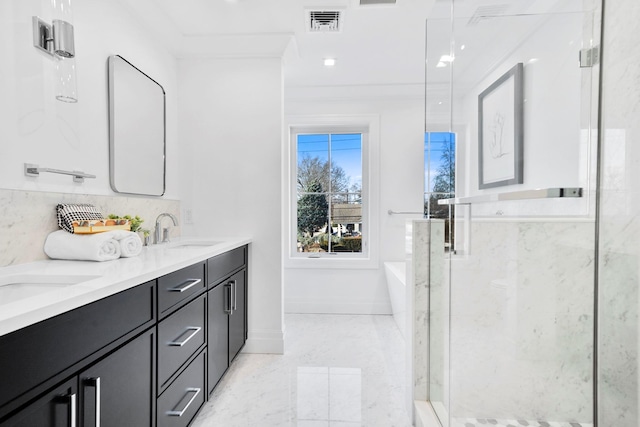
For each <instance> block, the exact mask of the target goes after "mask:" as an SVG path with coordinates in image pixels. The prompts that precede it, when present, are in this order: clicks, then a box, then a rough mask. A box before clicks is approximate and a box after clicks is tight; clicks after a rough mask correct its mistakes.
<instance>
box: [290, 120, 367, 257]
mask: <svg viewBox="0 0 640 427" xmlns="http://www.w3.org/2000/svg"><path fill="white" fill-rule="evenodd" d="M366 146H367V132H366V130H365V129H348V128H340V127H332V128H321V129H318V128H314V129H295V130H294V131H293V132H292V152H293V153H292V154H293V156H294V164H295V167H294V168H293V169H295V170H294V171H292V178H293V180H294V181H295V182H292V185H295V194H294V195H293V197H294V200H293V202H294V205H295V206H293V209H292V213H293V216H294V220H293V221H292V225H293V227H294V228H295V230H294V233H293V234H294V235H295V242H292V243H293V244H294V247H293V248H292V250H291V253H292V255H293V256H294V257H311V258H317V257H325V256H332V257H341V258H345V257H347V258H348V257H355V258H357V257H363V256H365V255H366V252H367V251H366V247H367V245H366V242H367V239H368V236H367V230H368V226H367V225H368V224H367V216H368V215H367V193H366V187H367V180H366V175H365V172H366V165H365V161H364V159H365V158H366V150H367V148H366ZM363 178H364V179H363Z"/></svg>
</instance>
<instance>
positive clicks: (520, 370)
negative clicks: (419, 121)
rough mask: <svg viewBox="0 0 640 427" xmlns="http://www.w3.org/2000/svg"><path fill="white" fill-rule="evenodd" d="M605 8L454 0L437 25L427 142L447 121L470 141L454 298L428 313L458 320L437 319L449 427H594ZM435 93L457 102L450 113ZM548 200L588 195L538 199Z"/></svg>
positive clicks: (451, 275)
mask: <svg viewBox="0 0 640 427" xmlns="http://www.w3.org/2000/svg"><path fill="white" fill-rule="evenodd" d="M600 10H601V4H600V3H599V2H589V1H582V0H581V1H571V0H562V1H529V0H527V1H524V0H521V1H513V2H508V4H507V3H505V4H500V5H491V6H490V5H487V4H486V2H482V1H479V0H478V1H457V0H454V1H452V2H451V1H449V2H448V1H441V2H436V9H434V13H433V14H431V15H430V16H431V17H432V18H430V20H429V22H427V61H426V63H427V72H426V78H427V109H426V111H427V117H426V123H427V125H426V128H427V130H428V131H434V129H433V128H432V127H431V126H430V123H434V125H435V127H436V128H437V129H435V130H438V131H444V130H445V129H442V127H447V126H446V125H443V124H442V122H443V117H447V118H448V120H449V122H448V129H446V131H449V132H452V133H455V135H456V152H455V158H456V168H455V191H456V194H455V197H456V199H454V200H450V201H449V202H447V203H449V204H450V206H452V207H453V208H454V210H455V215H454V216H453V217H454V218H455V219H454V226H453V227H452V228H453V229H454V231H455V236H456V239H455V247H454V250H450V251H448V253H447V261H446V267H445V269H446V270H447V273H448V281H447V288H448V289H446V296H447V298H442V297H441V295H440V294H438V295H432V298H431V300H430V309H431V311H432V312H433V313H435V315H442V313H447V320H448V324H444V325H443V322H442V319H435V318H433V316H431V317H430V334H431V335H430V357H431V359H432V360H430V362H429V365H430V373H429V375H430V381H429V390H428V396H429V399H430V401H431V404H432V407H433V408H434V410H435V412H436V414H437V415H438V418H439V419H440V421H441V423H442V424H443V425H445V426H452V427H453V426H456V427H457V426H464V427H475V426H484V425H491V424H493V425H496V424H497V425H514V426H520V425H533V426H538V425H546V424H544V423H545V422H546V423H550V425H554V426H563V427H564V426H566V427H570V426H571V427H577V426H593V424H594V376H593V372H594V288H595V285H594V284H595V273H594V257H595V226H596V224H595V208H594V206H595V183H596V176H595V175H596V172H595V171H596V166H597V147H596V145H597V141H596V132H595V130H596V128H597V103H598V96H599V94H598V80H599V72H598V66H597V65H594V63H597V59H596V61H592V62H593V63H590V60H592V59H593V58H594V57H596V58H597V55H596V53H597V51H596V49H593V48H594V47H596V46H598V45H599V37H600V34H599V21H600V15H601V12H600ZM447 25H448V27H447ZM440 32H442V33H444V34H448V35H449V36H450V37H448V38H446V37H441V34H439V33H440ZM444 70H446V71H447V72H448V73H449V74H448V75H447V72H445V71H444ZM435 88H438V90H439V91H440V92H442V93H443V94H446V89H447V88H448V89H449V90H450V92H449V97H448V98H447V100H448V102H449V103H450V105H449V110H448V112H447V111H442V112H441V114H440V115H437V114H433V113H434V111H435V110H434V109H433V108H432V109H430V108H429V105H430V102H436V104H434V108H435V105H443V104H437V102H440V101H438V100H436V99H434V97H433V95H434V94H436V93H437V92H438V90H436V89H435ZM430 93H431V94H432V97H431V98H430ZM519 94H520V95H519ZM443 103H444V101H443ZM520 143H521V146H520V145H519V144H520ZM549 188H553V189H555V188H571V189H579V190H575V191H574V190H572V192H569V191H565V192H564V193H563V192H560V191H555V190H553V191H549V192H545V193H544V194H549V195H552V196H553V195H571V196H572V197H562V198H559V197H550V198H533V197H532V196H534V195H535V196H536V197H537V196H538V195H539V194H540V192H532V191H528V190H535V189H549ZM506 193H509V194H506ZM505 195H506V198H508V199H510V200H502V199H504V198H505ZM440 203H442V201H441V202H440ZM432 292H433V291H432ZM434 305H443V306H447V307H434ZM439 308H442V309H439ZM435 325H437V327H438V330H433V328H434V327H435ZM442 342H444V348H443V344H442ZM554 423H555V424H554Z"/></svg>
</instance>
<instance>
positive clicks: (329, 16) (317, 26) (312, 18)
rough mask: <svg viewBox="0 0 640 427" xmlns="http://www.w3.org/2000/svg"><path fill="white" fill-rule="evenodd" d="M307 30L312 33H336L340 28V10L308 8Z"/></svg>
mask: <svg viewBox="0 0 640 427" xmlns="http://www.w3.org/2000/svg"><path fill="white" fill-rule="evenodd" d="M307 17H308V25H307V30H308V31H309V32H312V33H337V32H340V31H341V30H342V12H341V11H339V10H310V11H309V13H308V15H307Z"/></svg>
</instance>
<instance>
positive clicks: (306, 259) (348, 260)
mask: <svg viewBox="0 0 640 427" xmlns="http://www.w3.org/2000/svg"><path fill="white" fill-rule="evenodd" d="M378 129H379V118H378V116H373V115H372V116H341V117H318V116H313V117H309V116H304V117H303V116H298V117H290V118H289V120H288V126H287V132H286V133H287V137H288V141H289V142H288V146H287V150H286V151H287V160H288V161H287V163H286V164H287V169H288V173H287V174H286V180H287V183H286V188H287V191H286V192H285V193H284V194H287V195H288V197H287V200H285V201H284V203H283V204H285V205H286V206H287V208H286V211H287V212H288V215H287V220H286V223H285V224H283V227H286V228H285V229H286V230H288V232H287V233H283V234H286V238H285V239H284V242H283V246H284V248H283V249H284V252H285V254H286V256H285V257H284V264H285V267H290V268H318V267H320V268H323V267H328V268H356V269H357V268H377V267H378V248H377V239H378V219H377V215H374V214H373V213H374V212H377V210H378V194H377V193H378V189H379V183H378V178H377V176H378V175H379V174H378V173H375V171H374V169H376V168H377V170H379V164H378V146H379V142H378V139H379V130H378ZM341 133H360V134H362V252H359V253H349V252H347V253H344V252H338V253H312V254H311V253H308V252H298V250H297V207H298V204H297V166H298V165H297V162H298V159H297V135H300V134H341Z"/></svg>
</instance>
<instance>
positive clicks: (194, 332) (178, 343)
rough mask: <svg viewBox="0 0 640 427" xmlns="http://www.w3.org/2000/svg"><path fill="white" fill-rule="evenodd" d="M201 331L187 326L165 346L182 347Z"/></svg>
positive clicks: (199, 328)
mask: <svg viewBox="0 0 640 427" xmlns="http://www.w3.org/2000/svg"><path fill="white" fill-rule="evenodd" d="M201 329H202V328H201V327H200V326H189V327H187V329H185V331H184V332H183V333H181V334H180V336H179V337H178V338H177V339H176V340H174V341H169V342H168V343H167V345H168V346H171V347H182V346H183V345H185V344H186V343H187V342H189V340H190V339H191V338H193V337H195V336H196V335H197V333H198V332H200V330H201ZM188 332H191V333H190V334H189V336H188V337H187V338H186V339H184V340H183V341H178V340H179V339H180V338H182V336H183V335H184V334H186V333H188ZM98 427H100V426H98Z"/></svg>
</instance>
